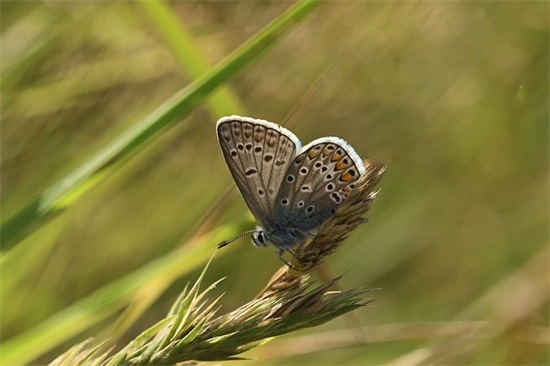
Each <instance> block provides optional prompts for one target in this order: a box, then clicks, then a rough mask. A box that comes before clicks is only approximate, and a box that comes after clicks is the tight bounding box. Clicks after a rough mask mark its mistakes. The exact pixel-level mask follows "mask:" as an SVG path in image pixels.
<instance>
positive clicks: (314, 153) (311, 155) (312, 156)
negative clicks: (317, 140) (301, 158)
mask: <svg viewBox="0 0 550 366" xmlns="http://www.w3.org/2000/svg"><path fill="white" fill-rule="evenodd" d="M307 156H308V157H309V158H310V159H315V158H316V157H317V156H319V151H316V150H313V149H311V150H309V154H307Z"/></svg>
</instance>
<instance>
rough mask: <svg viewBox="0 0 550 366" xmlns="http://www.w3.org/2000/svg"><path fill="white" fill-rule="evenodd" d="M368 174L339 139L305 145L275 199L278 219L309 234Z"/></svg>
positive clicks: (316, 141) (292, 164) (346, 145)
mask: <svg viewBox="0 0 550 366" xmlns="http://www.w3.org/2000/svg"><path fill="white" fill-rule="evenodd" d="M364 172H365V167H364V166H363V162H362V161H361V158H360V157H359V155H357V153H356V152H355V150H353V148H352V147H351V146H350V145H349V144H348V143H347V142H345V141H344V140H342V139H340V138H338V137H323V138H320V139H317V140H315V141H313V142H311V143H310V144H308V145H306V146H304V148H303V149H302V150H301V152H300V154H299V155H298V156H297V157H296V158H295V159H294V160H293V162H292V163H291V164H290V166H289V167H288V171H287V172H286V174H285V176H284V179H283V181H282V184H281V187H280V189H279V193H278V195H277V198H276V200H275V208H274V216H275V217H276V218H277V220H278V221H280V222H290V223H292V224H293V225H295V226H294V228H296V229H298V230H300V231H303V232H307V231H308V230H313V229H315V228H317V227H319V226H320V225H321V224H322V223H323V222H324V221H325V220H326V219H328V218H329V217H331V216H332V215H333V214H334V213H335V212H336V209H337V208H338V206H340V205H341V204H342V203H343V202H344V201H345V200H346V198H347V196H348V194H349V192H350V191H351V190H352V189H353V188H354V187H355V184H354V182H355V181H356V180H357V179H359V177H360V176H361V175H362V174H363V173H364Z"/></svg>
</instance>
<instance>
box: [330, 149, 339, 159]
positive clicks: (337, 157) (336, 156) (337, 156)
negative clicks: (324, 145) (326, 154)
mask: <svg viewBox="0 0 550 366" xmlns="http://www.w3.org/2000/svg"><path fill="white" fill-rule="evenodd" d="M340 159H342V155H340V154H338V153H337V152H336V151H335V152H334V154H332V158H330V160H331V161H338V160H340Z"/></svg>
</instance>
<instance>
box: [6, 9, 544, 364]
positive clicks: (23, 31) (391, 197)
mask: <svg viewBox="0 0 550 366" xmlns="http://www.w3.org/2000/svg"><path fill="white" fill-rule="evenodd" d="M165 5H167V9H169V11H170V12H171V14H172V15H173V16H174V17H176V19H177V20H178V22H179V24H180V27H181V29H180V30H185V31H186V32H188V34H189V36H190V39H191V40H192V41H193V44H194V45H195V46H196V47H197V49H198V50H199V51H200V53H201V54H202V57H203V58H204V60H207V62H208V63H209V64H211V65H215V64H216V63H218V62H219V61H220V60H222V59H223V58H224V57H225V56H226V55H228V54H230V53H231V52H232V51H233V50H234V49H236V48H237V47H238V46H239V45H241V44H242V43H243V42H245V41H246V40H247V39H249V38H250V37H252V36H254V35H255V34H256V33H257V32H259V31H260V30H261V29H262V28H263V27H264V26H266V24H268V23H269V22H270V21H271V20H273V19H275V18H277V17H278V16H279V15H280V14H282V13H283V12H284V11H285V10H286V9H288V8H289V7H290V6H291V5H292V2H284V1H268V2H264V1H260V2H250V1H229V2H228V1H189V2H187V1H176V2H168V3H165ZM1 8H2V11H1V31H2V34H1V37H2V50H1V53H2V64H1V70H2V125H1V128H2V129H1V139H2V140H1V141H2V160H1V162H2V165H1V179H2V198H1V200H2V201H1V202H2V221H3V222H5V221H6V220H7V219H9V218H10V217H12V216H13V215H15V214H17V213H18V212H19V211H20V210H22V209H23V208H24V207H25V206H26V205H27V204H28V203H29V202H31V201H32V200H33V199H34V198H36V197H37V196H38V195H39V194H41V193H42V192H43V191H44V190H45V189H47V188H48V187H49V186H51V185H52V184H54V183H55V182H57V181H59V180H60V179H62V178H63V177H64V176H66V175H67V174H69V173H70V172H72V171H74V170H75V169H78V168H79V167H81V166H82V165H83V164H85V163H86V162H87V161H89V159H90V158H91V157H92V156H94V154H95V153H97V152H98V151H100V150H101V149H102V148H103V147H105V146H106V145H107V144H109V143H110V142H111V141H113V140H115V139H117V138H118V137H119V136H120V135H121V134H122V133H123V132H124V131H125V130H127V129H128V128H130V127H131V126H133V125H134V124H135V123H136V122H137V121H139V120H140V119H141V118H143V117H144V116H146V115H147V114H148V113H150V112H151V111H152V110H154V109H155V108H157V107H158V106H159V105H161V104H162V103H163V102H164V101H166V100H167V99H168V98H170V97H171V96H172V95H173V94H174V93H176V92H177V91H178V90H180V89H182V88H184V87H185V86H186V85H188V84H189V83H190V82H192V81H193V79H194V78H195V76H194V73H193V70H192V67H191V66H189V65H187V66H184V65H182V63H181V62H180V61H179V60H178V57H179V56H178V55H177V54H176V53H175V52H174V47H173V46H171V45H170V42H169V41H167V38H166V36H165V34H164V33H163V31H162V29H161V26H160V25H159V24H158V22H156V21H155V20H154V19H153V18H152V17H151V14H150V11H149V10H148V9H147V6H146V5H144V3H143V2H57V1H43V2H42V1H41V2H34V1H26V2H18V1H14V2H9V1H2V3H1ZM548 30H549V4H548V3H547V2H534V1H532V2H524V1H507V2H496V1H493V2H460V1H455V2H435V1H429V2H370V1H356V2H339V1H333V2H326V3H324V4H323V5H322V6H320V7H319V8H318V9H316V10H315V11H314V12H313V13H312V14H310V15H309V16H308V17H307V18H306V19H305V20H304V21H303V22H302V23H301V24H299V25H298V26H297V27H296V28H295V29H293V30H292V31H291V32H290V33H288V34H287V35H286V36H284V37H283V38H282V40H281V41H279V42H277V43H276V44H275V45H274V46H273V47H271V48H270V49H269V50H267V51H266V52H265V53H263V54H262V55H260V56H259V57H258V58H256V59H255V60H254V61H253V62H251V63H249V64H248V65H247V66H246V67H245V68H244V70H242V71H241V72H239V73H238V74H237V75H236V76H235V77H233V78H232V79H231V80H230V82H229V83H227V84H226V89H225V92H227V93H228V95H229V96H230V100H232V101H233V104H231V105H228V106H221V107H220V108H219V109H217V110H216V109H215V108H212V107H211V105H210V106H209V105H208V104H205V103H202V104H200V105H199V107H198V108H196V109H195V110H193V112H192V113H191V114H189V115H187V116H185V117H184V118H181V120H180V121H179V122H178V123H177V124H175V125H174V126H172V127H170V128H169V129H167V130H165V131H163V132H162V133H161V134H159V135H158V136H155V137H154V138H153V139H152V140H151V142H150V143H148V144H147V145H145V146H144V147H143V148H140V149H139V150H138V152H137V153H135V154H133V155H132V156H131V158H129V159H127V161H125V163H124V164H119V165H118V166H117V168H116V169H115V170H111V171H109V174H107V176H104V177H102V178H103V179H101V180H100V181H99V182H97V184H95V185H93V187H91V188H89V189H88V190H87V191H86V192H85V193H84V194H82V195H81V196H79V197H78V199H77V200H75V201H74V202H72V203H71V205H70V207H68V208H67V209H66V210H64V211H63V212H62V213H60V214H59V215H57V216H56V217H55V218H53V219H51V220H49V221H48V222H46V223H44V224H43V225H41V226H40V227H39V228H38V230H36V231H34V232H33V233H32V235H28V236H26V237H25V239H24V240H22V241H21V242H19V243H18V244H17V245H16V246H15V247H13V248H12V249H11V250H9V251H7V252H5V253H4V254H3V256H2V262H1V264H0V265H1V266H2V273H1V274H2V278H1V301H2V304H1V337H2V342H3V343H5V344H9V342H10V341H14V340H17V342H19V343H18V344H19V347H21V348H20V349H22V350H25V347H28V348H29V349H33V347H34V346H32V341H31V340H29V339H27V338H25V335H28V334H32V335H33V337H30V339H35V340H37V339H41V338H40V337H38V336H37V334H43V333H40V332H41V331H40V329H47V328H48V327H51V326H53V324H56V323H58V322H59V321H60V319H67V318H70V316H69V314H74V313H75V312H76V313H78V312H79V309H82V308H83V305H82V300H83V299H89V298H90V296H91V297H92V298H93V296H94V294H97V291H101V289H103V288H105V286H109V285H112V284H114V283H115V284H118V283H119V281H120V280H121V279H124V278H127V276H131V275H132V274H134V273H139V271H140V270H143V268H146V267H147V266H150V265H151V263H156V262H155V261H159V260H164V259H166V258H173V257H178V256H179V257H181V258H183V259H182V263H181V265H179V266H176V268H172V269H170V270H166V271H164V272H163V271H162V269H160V270H158V271H157V272H155V273H156V276H157V277H154V276H145V277H143V278H140V279H139V281H136V282H137V288H138V290H136V291H130V292H129V293H128V294H127V295H125V296H126V298H125V299H126V300H125V302H124V303H123V305H121V304H120V303H119V305H118V307H115V308H112V305H110V307H107V310H106V309H104V308H101V306H100V305H97V304H96V306H97V309H99V310H98V312H96V313H91V312H85V313H86V314H81V316H82V317H83V318H79V319H80V324H83V323H85V324H86V326H85V327H84V329H82V331H78V332H76V334H75V335H74V336H70V337H69V336H67V337H65V338H64V337H63V336H61V337H59V338H57V337H53V336H48V337H46V338H47V339H48V341H47V342H51V345H50V346H48V347H46V349H44V351H41V352H38V354H37V355H36V357H33V359H32V360H30V362H31V363H33V364H43V363H47V362H49V361H51V360H52V359H53V358H55V356H56V355H58V354H60V353H61V352H63V351H64V350H65V349H67V348H68V347H69V346H71V345H72V344H74V343H76V342H78V341H81V340H84V339H86V338H87V337H96V338H98V339H99V340H103V339H106V338H107V337H109V336H110V335H111V336H112V337H113V338H111V339H112V340H114V342H115V343H116V344H119V345H121V344H124V343H126V342H128V341H129V340H130V339H132V337H134V336H135V335H137V334H139V332H140V331H142V330H143V329H145V328H146V327H147V326H149V325H151V324H153V323H154V322H156V321H158V320H159V319H161V318H162V317H163V316H164V315H165V313H166V312H167V310H168V309H169V307H170V305H171V303H172V302H173V301H174V300H175V298H176V296H177V294H178V293H179V291H181V289H182V288H183V286H184V285H185V283H187V282H189V281H193V280H194V279H196V277H197V276H198V274H199V273H200V271H201V269H202V268H203V266H204V264H205V261H206V260H207V259H208V258H209V257H210V255H212V254H213V253H214V252H216V244H217V242H216V241H215V240H214V239H210V240H207V241H203V242H200V243H199V244H196V242H194V241H193V240H192V239H193V238H197V237H201V235H206V234H208V233H210V232H212V231H214V230H219V229H220V228H221V227H223V228H227V229H226V230H225V231H224V233H223V235H226V236H231V235H234V234H236V233H238V232H239V230H245V229H250V228H252V227H253V225H254V224H253V219H252V217H251V216H250V214H249V213H248V212H247V210H246V207H245V205H244V203H243V202H242V200H241V198H240V197H239V195H238V192H237V191H236V189H234V187H233V186H234V184H233V182H232V180H231V177H230V174H229V172H228V170H227V168H226V166H225V164H224V162H223V159H222V156H221V153H220V149H219V147H218V145H217V141H216V136H215V129H214V126H215V122H216V119H217V118H219V117H221V115H220V111H224V112H225V114H245V115H249V116H252V117H256V118H262V119H267V120H271V121H274V122H279V123H281V124H284V125H285V126H287V127H289V128H290V129H292V130H293V132H295V133H296V134H297V135H298V136H299V137H300V139H301V140H302V142H303V143H307V142H309V141H311V140H312V139H315V138H318V137H321V136H329V135H335V136H340V137H342V138H344V139H345V140H347V141H348V142H349V143H350V144H351V145H352V146H354V147H355V149H356V150H357V152H358V153H359V154H360V155H361V156H362V157H367V156H368V157H370V158H371V159H373V160H376V161H379V162H388V163H389V168H388V170H387V173H386V175H385V177H384V178H383V180H382V182H381V185H380V187H381V192H380V195H379V198H378V199H377V201H376V202H375V204H374V205H373V207H372V209H371V211H370V213H369V217H370V221H369V222H368V223H367V224H365V225H362V226H361V227H360V228H359V229H358V230H357V231H356V232H355V233H354V234H353V235H352V236H351V237H350V238H349V239H348V240H347V242H346V243H345V244H344V245H343V246H342V248H341V249H340V251H339V252H338V253H336V254H334V255H333V256H332V257H331V258H329V259H328V261H327V263H326V268H325V270H326V271H328V272H329V273H332V274H333V275H339V274H342V273H344V272H345V273H346V274H345V276H344V278H343V279H342V280H341V282H340V286H341V287H342V288H343V289H348V288H358V287H369V288H376V289H377V290H376V291H374V292H373V293H372V295H373V296H374V297H375V298H376V301H375V302H374V303H373V304H371V305H369V306H368V307H366V308H362V309H359V310H357V311H355V312H354V313H353V316H351V317H347V318H345V319H344V318H341V319H336V320H333V321H331V322H329V323H327V324H325V325H323V326H320V327H317V328H313V329H308V330H304V331H300V332H297V333H294V334H288V335H285V336H282V337H280V338H278V339H276V340H274V341H272V342H270V343H269V344H267V345H265V346H263V347H259V348H258V349H256V350H253V351H251V352H248V353H246V354H245V356H248V357H255V358H257V361H246V362H244V363H246V364H251V363H253V362H255V363H258V364H311V365H316V364H327V365H328V364H350V365H352V364H385V363H392V362H403V364H415V361H414V360H415V357H416V356H418V355H421V354H422V352H423V351H426V350H430V349H433V347H438V345H442V344H443V345H445V344H446V343H445V342H446V341H448V340H449V339H450V340H452V341H453V340H454V341H455V342H458V343H456V344H455V345H454V346H453V345H451V346H450V348H451V349H453V348H454V350H451V351H449V354H450V355H451V356H450V357H451V358H449V359H446V360H445V361H444V362H443V361H442V362H443V363H452V364H455V363H461V364H547V363H548V362H549V359H548V357H549V356H548V351H547V350H548V343H549V336H548V334H549V332H548V319H549V315H548V287H549V286H548V279H547V276H548V264H549V261H548V258H549V257H548V222H549V221H548V220H549V218H548V203H549V197H548V136H549V134H548V133H549V131H548V117H549V115H548V110H549V105H548V100H549V93H548V86H549V74H548V65H549V59H548V58H549V37H548V34H549V33H548ZM231 187H233V188H231ZM209 238H211V237H209ZM193 243H195V244H196V245H200V248H201V249H200V250H199V249H197V247H196V245H195V246H193ZM191 250H195V251H197V250H199V251H200V253H201V254H200V255H198V254H197V255H193V256H189V257H186V255H188V253H189V252H190V251H191ZM186 253H187V254H186ZM280 265H281V263H280V262H279V261H278V260H277V257H276V255H275V254H274V253H273V252H272V251H270V250H258V249H256V248H254V247H252V245H251V244H250V243H249V241H248V240H246V239H242V240H240V241H238V242H235V243H233V244H232V245H231V246H230V247H227V248H225V249H224V250H223V251H220V252H218V253H217V254H216V256H215V258H214V260H213V262H212V264H211V266H210V269H209V270H208V273H207V276H206V278H205V283H210V282H213V281H214V280H216V279H219V278H221V277H227V278H226V280H225V281H224V282H222V283H221V284H220V285H219V286H218V287H217V289H216V290H215V291H214V293H213V294H212V297H214V296H215V295H219V294H221V293H224V292H225V293H226V294H225V296H224V297H223V300H222V303H223V307H222V310H221V311H222V312H223V311H226V310H230V309H234V308H236V307H238V306H239V305H241V304H243V303H245V302H247V301H248V300H249V299H251V298H252V297H254V295H255V294H256V293H258V292H259V291H260V290H261V289H262V287H263V286H264V285H265V283H266V282H267V281H268V279H269V278H270V277H271V275H272V274H273V273H274V271H276V269H277V268H279V267H280ZM159 267H160V268H162V266H161V265H160V266H159ZM312 277H313V278H315V277H316V275H315V274H313V275H312ZM117 281H118V282H117ZM140 283H141V284H142V286H140V285H139V284H140ZM134 285H135V283H134ZM121 286H123V285H121ZM117 289H118V290H117V291H120V292H122V291H124V290H123V289H122V288H117ZM117 291H115V292H117ZM112 296H115V295H112ZM98 302H99V301H98ZM128 308H131V309H132V308H133V309H134V310H135V309H136V308H137V309H139V311H137V313H138V314H139V315H138V316H136V317H135V318H134V319H133V320H132V321H131V323H130V324H125V326H124V327H122V326H121V327H120V328H119V327H116V326H113V324H120V323H117V322H122V323H124V322H123V320H121V319H124V316H128V313H127V312H126V313H125V312H124V309H128ZM109 309H111V310H109ZM98 313H99V314H98ZM130 318H131V317H130ZM83 319H84V320H83ZM70 327H71V326H66V327H65V329H69V328H70ZM121 329H122V331H120V330H121ZM113 334H115V336H113ZM365 337H366V340H367V341H366V342H364V340H365ZM24 340H26V341H24ZM458 340H460V342H459V341H458ZM45 342H46V341H45ZM458 348H460V350H461V351H463V352H459V353H460V354H459V355H458V356H456V355H455V353H456V352H455V351H456V349H458ZM244 363H243V364H244ZM234 364H241V363H240V362H235V363H234Z"/></svg>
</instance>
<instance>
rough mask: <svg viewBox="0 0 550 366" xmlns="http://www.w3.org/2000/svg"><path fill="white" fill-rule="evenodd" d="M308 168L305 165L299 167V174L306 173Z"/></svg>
mask: <svg viewBox="0 0 550 366" xmlns="http://www.w3.org/2000/svg"><path fill="white" fill-rule="evenodd" d="M308 171H309V170H308V169H307V168H306V167H303V168H301V169H300V174H303V175H306V174H307V172H308Z"/></svg>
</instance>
